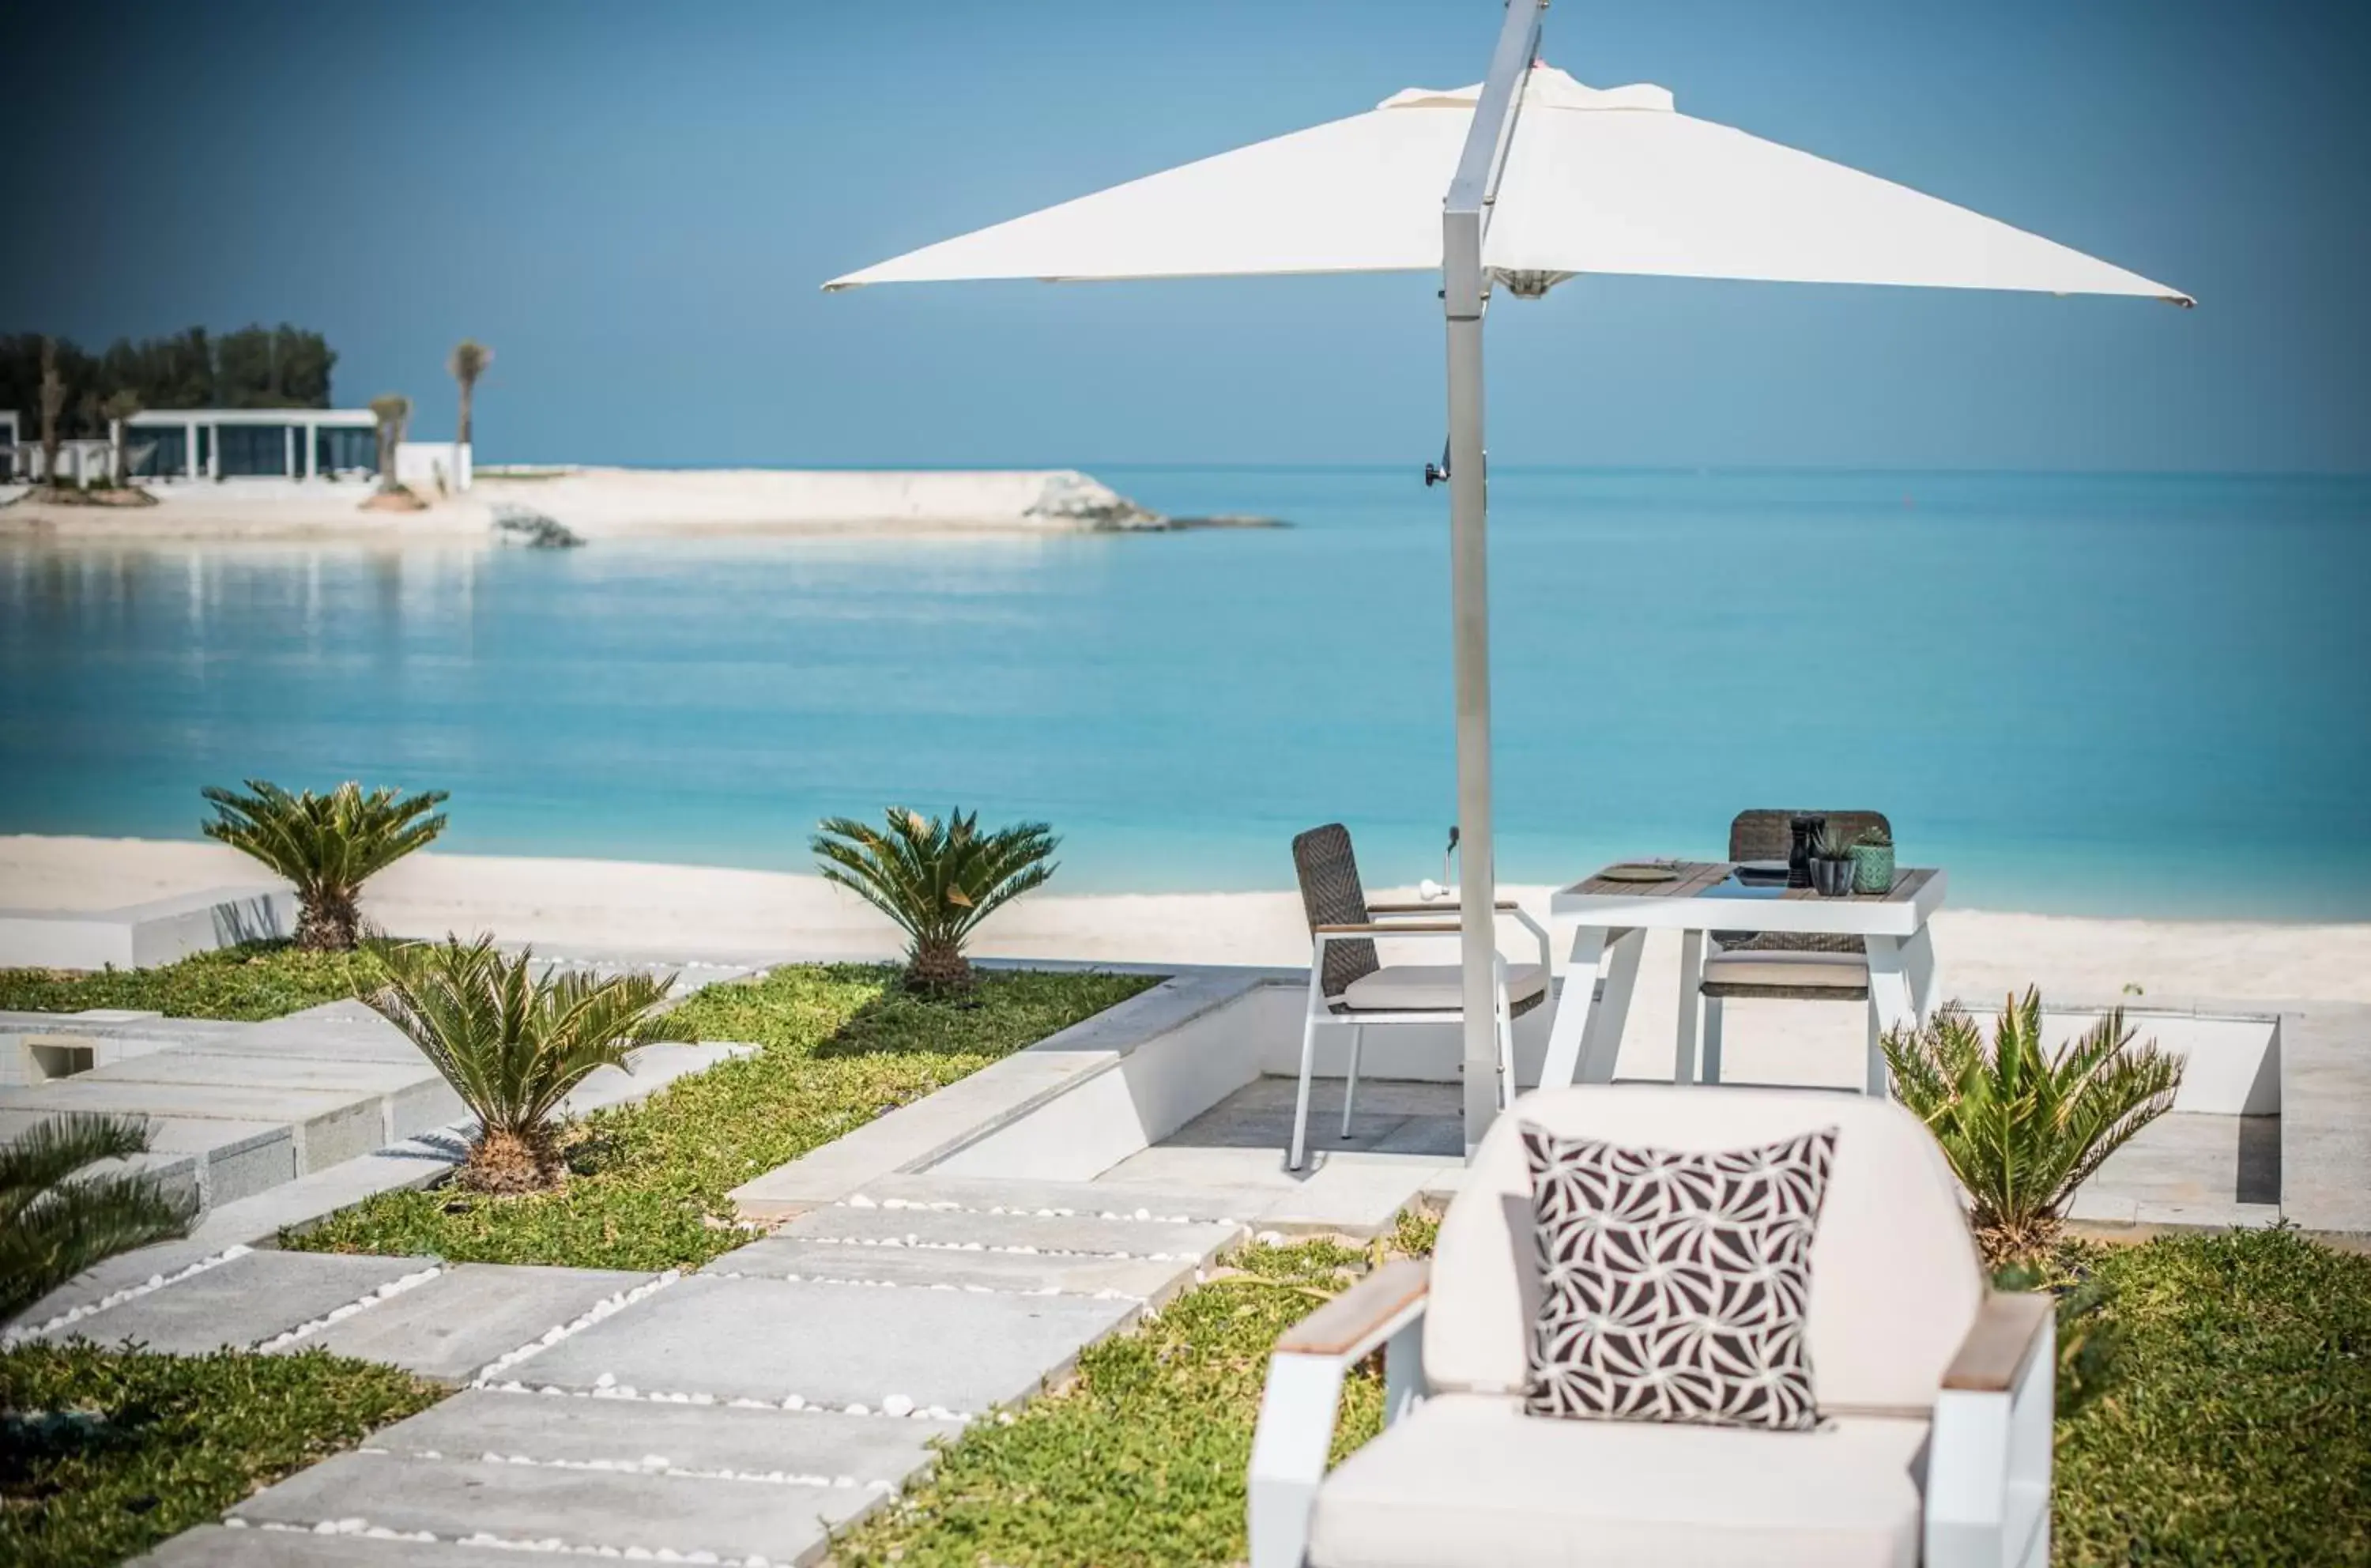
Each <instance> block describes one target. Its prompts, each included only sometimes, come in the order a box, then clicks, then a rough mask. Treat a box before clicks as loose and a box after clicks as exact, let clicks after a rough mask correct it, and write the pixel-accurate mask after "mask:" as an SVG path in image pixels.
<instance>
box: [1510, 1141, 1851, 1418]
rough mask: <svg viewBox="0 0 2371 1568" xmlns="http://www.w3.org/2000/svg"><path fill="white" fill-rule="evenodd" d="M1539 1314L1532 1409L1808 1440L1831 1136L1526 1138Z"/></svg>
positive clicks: (1528, 1395)
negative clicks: (1810, 1344)
mask: <svg viewBox="0 0 2371 1568" xmlns="http://www.w3.org/2000/svg"><path fill="white" fill-rule="evenodd" d="M1522 1142H1523V1152H1524V1155H1525V1158H1526V1160H1527V1162H1528V1164H1529V1166H1530V1168H1531V1177H1532V1210H1533V1216H1532V1239H1533V1242H1534V1243H1535V1245H1536V1246H1537V1248H1538V1251H1539V1268H1540V1304H1539V1309H1538V1311H1537V1312H1536V1314H1535V1315H1534V1316H1533V1318H1532V1337H1531V1347H1530V1359H1529V1372H1530V1380H1529V1382H1528V1384H1527V1385H1526V1387H1525V1389H1524V1398H1523V1409H1524V1411H1525V1412H1527V1413H1529V1414H1532V1415H1544V1416H1556V1417H1562V1418H1564V1419H1566V1420H1609V1419H1610V1420H1615V1421H1681V1422H1700V1423H1703V1424H1707V1425H1714V1426H1752V1427H1761V1428H1764V1429H1766V1430H1769V1431H1774V1432H1800V1431H1806V1430H1809V1429H1810V1427H1812V1426H1814V1425H1817V1424H1818V1423H1819V1419H1820V1416H1819V1407H1818V1405H1817V1403H1816V1401H1814V1400H1813V1399H1812V1395H1811V1361H1810V1353H1809V1351H1808V1349H1807V1347H1806V1346H1805V1343H1804V1330H1805V1326H1806V1323H1807V1321H1808V1319H1809V1315H1810V1296H1811V1239H1812V1235H1813V1233H1814V1230H1815V1228H1816V1227H1817V1226H1818V1224H1819V1218H1820V1200H1821V1198H1822V1195H1823V1194H1824V1193H1825V1191H1826V1188H1827V1182H1828V1167H1829V1166H1830V1164H1832V1163H1833V1160H1834V1159H1835V1150H1836V1132H1835V1129H1834V1128H1833V1127H1828V1128H1824V1129H1822V1130H1821V1131H1819V1132H1812V1133H1803V1134H1800V1135H1798V1136H1795V1137H1792V1138H1789V1139H1787V1140H1786V1141H1785V1142H1782V1143H1774V1144H1764V1145H1761V1146H1759V1147H1753V1148H1743V1149H1731V1150H1724V1151H1722V1152H1719V1153H1714V1154H1682V1153H1675V1152H1672V1151H1670V1150H1666V1149H1650V1148H1625V1147H1620V1146H1618V1145H1614V1144H1609V1143H1602V1142H1600V1141H1598V1140H1597V1139H1594V1138H1560V1137H1557V1136H1556V1135H1555V1134H1553V1133H1548V1132H1543V1131H1542V1130H1541V1129H1539V1128H1537V1127H1532V1126H1526V1127H1524V1128H1523V1129H1522Z"/></svg>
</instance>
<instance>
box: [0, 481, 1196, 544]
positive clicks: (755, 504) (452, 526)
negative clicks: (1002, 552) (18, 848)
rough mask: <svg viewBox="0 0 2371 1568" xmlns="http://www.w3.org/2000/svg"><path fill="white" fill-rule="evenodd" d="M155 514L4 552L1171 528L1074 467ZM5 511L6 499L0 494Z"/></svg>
mask: <svg viewBox="0 0 2371 1568" xmlns="http://www.w3.org/2000/svg"><path fill="white" fill-rule="evenodd" d="M151 493H152V494H154V495H155V496H156V501H157V504H156V505H155V506H142V507H95V506H58V505H53V504H49V503H45V502H31V501H24V500H18V501H16V502H13V503H12V504H8V505H6V506H0V538H8V537H18V538H32V539H38V540H40V541H42V542H46V543H62V544H63V543H75V542H85V543H118V542H132V541H138V540H148V539H173V540H183V541H206V542H219V543H236V542H242V541H270V540H281V541H289V540H302V541H319V542H331V541H342V542H353V543H364V544H378V545H401V544H406V543H411V542H415V541H417V542H423V543H443V544H450V543H452V542H455V541H456V540H462V539H471V538H492V536H493V535H494V532H495V523H496V521H497V519H498V518H499V517H501V516H502V515H503V513H517V512H526V513H537V514H538V515H541V516H545V517H549V518H551V519H553V520H555V521H557V522H558V523H560V524H561V525H563V526H564V527H566V528H567V529H568V530H569V531H570V532H571V533H573V534H575V535H576V536H578V537H580V538H583V539H586V540H599V539H606V538H630V537H651V536H712V535H720V534H739V535H758V536H762V535H783V536H805V535H815V536H840V535H850V534H856V535H868V536H871V535H882V536H943V535H948V534H1014V535H1043V534H1072V533H1129V532H1139V531H1159V530H1161V529H1163V528H1166V527H1168V526H1171V525H1172V524H1171V520H1170V519H1168V518H1165V517H1162V515H1160V514H1159V513H1154V512H1151V511H1149V510H1147V509H1146V508H1144V507H1141V506H1139V505H1138V504H1137V503H1136V502H1132V501H1130V500H1128V498H1127V497H1125V496H1123V495H1121V494H1119V493H1118V492H1117V491H1116V490H1112V489H1111V488H1110V487H1109V486H1107V485H1105V484H1104V483H1102V482H1101V481H1100V480H1097V479H1095V478H1092V477H1090V476H1088V475H1085V474H1081V473H1080V472H1078V471H1077V470H1075V469H1067V468H1062V469H1010V470H979V471H970V472H966V471H958V470H935V469H933V470H919V471H910V472H901V471H894V470H876V471H858V470H845V471H842V470H806V471H796V470H787V469H772V468H740V469H698V470H690V469H642V468H594V467H582V468H576V467H572V468H554V469H546V470H535V471H532V473H522V474H514V475H506V474H503V473H501V472H499V471H497V472H491V473H486V474H483V475H480V478H479V479H478V482H477V483H476V484H475V485H474V486H472V487H471V488H470V489H469V490H468V491H466V492H463V493H461V494H457V495H452V496H441V495H439V496H431V497H429V498H427V499H429V500H430V501H431V502H432V504H430V505H429V506H428V508H427V509H426V510H425V511H421V512H376V511H369V512H366V511H364V510H363V509H362V503H363V502H364V500H365V499H367V498H368V497H369V495H370V493H371V489H370V486H369V485H368V483H367V482H366V481H353V480H348V481H342V482H331V481H328V480H321V479H315V480H310V481H302V482H299V481H291V480H286V479H227V480H224V481H221V482H218V483H203V482H201V483H195V484H190V483H179V482H176V483H168V484H158V485H156V486H153V487H152V488H151ZM0 499H5V496H0Z"/></svg>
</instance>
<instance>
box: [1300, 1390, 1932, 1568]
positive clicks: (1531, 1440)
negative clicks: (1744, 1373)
mask: <svg viewBox="0 0 2371 1568" xmlns="http://www.w3.org/2000/svg"><path fill="white" fill-rule="evenodd" d="M1925 1443H1926V1422H1924V1421H1918V1420H1901V1419H1894V1420H1889V1419H1885V1418H1882V1417H1867V1416H1864V1417H1846V1418H1844V1419H1840V1420H1832V1421H1829V1422H1827V1423H1824V1424H1822V1425H1821V1426H1820V1427H1819V1428H1818V1429H1816V1430H1814V1431H1810V1432H1753V1431H1747V1430H1744V1429H1741V1428H1738V1427H1720V1426H1654V1425H1646V1424H1636V1423H1630V1422H1608V1421H1549V1420H1544V1419H1542V1418H1540V1417H1538V1416H1529V1415H1525V1414H1524V1413H1523V1412H1522V1411H1521V1409H1520V1408H1519V1407H1518V1406H1517V1405H1516V1403H1515V1401H1512V1400H1510V1399H1498V1398H1492V1397H1490V1396H1487V1395H1480V1394H1446V1395H1440V1396H1436V1397H1435V1398H1433V1399H1430V1400H1428V1401H1425V1402H1424V1403H1423V1404H1421V1405H1419V1406H1417V1409H1416V1410H1415V1411H1414V1412H1412V1413H1411V1414H1409V1415H1408V1416H1407V1417H1406V1418H1405V1419H1404V1420H1402V1421H1400V1422H1399V1423H1397V1424H1394V1426H1392V1427H1391V1428H1390V1429H1389V1430H1387V1431H1386V1432H1384V1433H1383V1435H1382V1436H1380V1437H1378V1438H1376V1439H1375V1440H1374V1441H1373V1442H1371V1443H1369V1444H1368V1445H1367V1446H1366V1447H1363V1448H1360V1449H1359V1451H1358V1452H1356V1453H1354V1454H1352V1455H1351V1456H1350V1457H1349V1458H1347V1460H1345V1461H1343V1463H1342V1465H1341V1466H1340V1468H1338V1469H1337V1470H1335V1471H1334V1473H1333V1474H1331V1475H1329V1476H1327V1477H1326V1478H1325V1481H1324V1485H1323V1486H1321V1487H1320V1488H1319V1489H1318V1493H1317V1505H1316V1509H1315V1511H1314V1514H1313V1517H1312V1519H1311V1534H1310V1544H1309V1561H1310V1562H1312V1563H1313V1564H1316V1565H1317V1568H1522V1565H1524V1564H1532V1563H1542V1564H1545V1563H1554V1564H1556V1565H1558V1568H1589V1565H1593V1564H1599V1563H1605V1564H1622V1565H1624V1568H1634V1565H1636V1564H1639V1563H1652V1564H1655V1568H1732V1565H1734V1568H1749V1565H1750V1568H1912V1565H1914V1564H1915V1563H1916V1562H1917V1561H1918V1547H1919V1526H1920V1489H1921V1486H1922V1467H1923V1458H1924V1456H1923V1452H1922V1450H1923V1447H1924V1445H1925Z"/></svg>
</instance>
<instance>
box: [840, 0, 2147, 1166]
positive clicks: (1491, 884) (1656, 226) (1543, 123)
mask: <svg viewBox="0 0 2371 1568" xmlns="http://www.w3.org/2000/svg"><path fill="white" fill-rule="evenodd" d="M1546 8H1547V0H1507V5H1506V9H1505V17H1504V20H1503V22H1502V24H1501V28H1500V31H1499V35H1498V47H1497V49H1496V50H1495V51H1494V52H1493V53H1492V55H1491V61H1490V75H1489V77H1488V79H1487V80H1486V81H1485V82H1484V83H1483V84H1482V85H1481V86H1478V87H1460V88H1452V89H1445V90H1435V89H1430V88H1422V87H1416V88H1410V89H1408V90H1407V91H1405V92H1400V93H1395V94H1394V95H1393V96H1392V97H1390V98H1386V99H1384V100H1383V102H1382V104H1381V105H1379V106H1378V107H1376V108H1375V109H1373V110H1369V111H1368V112H1367V113H1365V114H1358V115H1353V116H1351V117H1350V118H1349V119H1347V120H1337V121H1331V122H1329V123H1327V124H1324V125H1319V126H1315V127H1313V128H1312V129H1310V130H1307V131H1300V132H1295V133H1292V134H1291V135H1289V136H1278V137H1276V138H1275V139H1273V140H1271V141H1266V142H1260V143H1256V144H1253V145H1251V146H1248V147H1243V148H1240V149H1238V150H1237V151H1234V152H1232V153H1223V154H1220V156H1217V157H1212V158H1205V159H1203V160H1201V161H1200V162H1198V163H1191V164H1187V165H1185V166H1184V167H1179V168H1174V169H1171V170H1168V171H1167V172H1165V173H1162V174H1155V175H1150V176H1148V177H1146V178H1145V179H1137V180H1131V181H1129V182H1128V184H1126V185H1117V186H1114V187H1113V188H1112V189H1110V190H1105V191H1100V192H1098V193H1096V194H1094V195H1092V196H1082V197H1081V198H1079V199H1078V200H1077V201H1074V202H1063V203H1062V204H1061V205H1060V206H1058V207H1048V208H1047V209H1046V210H1045V211H1043V212H1039V213H1031V214H1029V215H1028V216H1026V217H1020V218H1015V219H1013V220H1012V221H1011V222H1010V223H1002V224H997V225H993V226H991V227H989V228H984V229H979V230H977V231H975V232H973V233H971V234H967V235H963V236H958V237H956V238H954V239H950V240H944V241H943V242H941V243H939V244H937V245H931V246H926V247H924V248H922V249H919V250H916V251H912V252H909V253H908V254H907V255H904V256H900V257H896V258H895V259H891V260H888V261H884V262H882V263H880V264H879V265H878V266H874V267H868V268H866V269H864V270H863V271H858V272H850V273H848V274H847V275H845V276H843V277H839V278H835V279H833V280H832V281H831V282H828V283H826V284H825V285H824V287H826V288H827V289H850V288H858V287H862V286H863V285H865V284H869V283H893V282H949V281H954V280H958V279H984V278H1040V279H1045V280H1047V281H1048V282H1063V281H1071V280H1077V281H1087V280H1097V279H1120V278H1190V277H1222V276H1231V275H1232V276H1240V275H1248V274H1278V273H1286V274H1289V273H1301V272H1309V273H1316V272H1394V271H1432V270H1434V269H1435V268H1438V269H1440V278H1441V295H1440V297H1441V306H1442V311H1443V314H1444V316H1445V317H1446V320H1447V326H1448V349H1449V355H1448V378H1447V381H1448V388H1447V389H1448V394H1449V396H1448V410H1447V411H1448V415H1449V419H1448V424H1449V441H1448V444H1447V446H1446V448H1445V450H1444V454H1443V455H1444V457H1445V459H1446V461H1445V462H1444V463H1443V465H1442V467H1440V469H1438V470H1434V469H1430V468H1428V470H1427V472H1426V476H1425V482H1426V483H1428V484H1429V483H1431V482H1432V481H1433V479H1434V478H1445V479H1447V480H1448V481H1449V488H1450V608H1451V640H1452V652H1453V655H1454V670H1455V683H1454V684H1455V686H1456V728H1457V815H1458V824H1459V826H1460V827H1461V829H1462V830H1463V835H1464V849H1463V852H1462V854H1461V857H1460V866H1461V870H1462V875H1461V881H1462V882H1463V890H1462V891H1463V901H1464V903H1465V905H1466V907H1467V908H1469V909H1471V910H1472V911H1474V912H1475V917H1474V918H1470V919H1466V920H1464V921H1463V942H1462V944H1461V946H1462V952H1461V968H1462V970H1463V986H1462V991H1461V995H1462V997H1463V1009H1462V1010H1463V1020H1464V1034H1465V1051H1464V1058H1463V1074H1464V1087H1463V1097H1464V1104H1465V1143H1466V1148H1467V1149H1468V1151H1469V1152H1470V1151H1471V1150H1472V1149H1473V1148H1474V1147H1475V1146H1476V1145H1477V1144H1479V1143H1480V1141H1481V1138H1482V1135H1483V1132H1484V1131H1485V1130H1486V1128H1487V1127H1488V1125H1489V1123H1490V1119H1491V1118H1492V1116H1493V1115H1494V1114H1495V1113H1496V1109H1497V1105H1498V1093H1497V1087H1498V1086H1497V1084H1496V1081H1495V1078H1496V1073H1497V1071H1498V1068H1497V1056H1496V1052H1495V1043H1494V1040H1493V1031H1494V1027H1495V1025H1494V1012H1495V1010H1496V1009H1497V1008H1498V1006H1499V1002H1498V990H1497V988H1496V986H1495V982H1494V971H1495V967H1496V965H1497V964H1498V962H1499V960H1498V952H1497V947H1496V941H1495V937H1494V934H1493V930H1492V928H1491V924H1490V922H1489V920H1488V919H1487V918H1485V917H1482V914H1481V912H1483V911H1486V910H1489V909H1490V908H1492V907H1493V905H1494V901H1495V898H1496V889H1497V871H1496V868H1495V867H1494V865H1493V864H1492V860H1491V842H1492V837H1493V835H1492V823H1491V790H1490V639H1489V609H1488V601H1489V594H1488V587H1487V576H1488V565H1487V563H1488V550H1487V547H1486V519H1487V515H1488V511H1489V502H1488V497H1487V492H1486V487H1485V484H1484V466H1485V448H1484V444H1483V430H1482V425H1483V421H1482V404H1483V396H1482V390H1483V385H1482V384H1483V376H1482V317H1483V313H1484V311H1485V309H1486V306H1487V304H1488V298H1489V295H1490V294H1491V292H1492V290H1493V287H1494V285H1496V286H1503V287H1504V289H1505V291H1506V292H1507V293H1509V294H1515V295H1517V296H1519V297H1522V296H1535V295H1538V294H1544V293H1545V292H1546V291H1547V290H1548V289H1550V288H1552V287H1554V286H1555V285H1556V283H1557V282H1560V281H1562V280H1563V279H1566V278H1568V277H1571V276H1573V275H1574V274H1576V273H1579V272H1632V273H1648V274H1655V275H1660V276H1669V277H1687V278H1738V279H1759V280H1766V281H1771V282H1828V283H1879V284H1898V285H1904V286H1912V287H1926V288H1969V289H2015V290H2025V291H2029V292H2034V291H2038V292H2041V293H2048V294H2128V295H2136V296H2140V297H2143V298H2155V299H2163V300H2169V301H2171V302H2172V303H2174V304H2177V305H2183V306H2187V305H2189V304H2191V303H2192V301H2191V299H2190V296H2189V295H2187V294H2182V293H2181V292H2180V291H2179V290H2177V289H2172V288H2169V287H2167V286H2166V285H2165V284H2163V283H2157V282H2150V281H2149V280H2148V279H2146V278H2144V277H2142V276H2140V275H2139V274H2138V273H2134V272H2128V271H2124V270H2123V269H2122V268H2121V267H2116V266H2111V265H2110V264H2109V263H2108V262H2105V261H2101V260H2099V259H2096V258H2093V257H2089V256H2086V255H2084V254H2083V253H2082V252H2080V251H2077V250H2070V249H2068V248H2066V247H2065V246H2063V245H2059V244H2056V243H2053V241H2050V240H2047V239H2043V238H2041V236H2038V235H2031V234H2028V233H2026V232H2025V231H2023V230H2022V229H2017V228H2012V227H2010V226H2009V225H2007V224H2004V223H1999V222H1996V221H1995V220H1994V219H1991V218H1987V217H1984V216H1983V215H1981V214H1979V213H1972V212H1969V211H1968V210H1967V209H1966V208H1964V207H1955V206H1953V205H1952V204H1951V203H1950V202H1941V201H1937V200H1936V199H1935V198H1934V197H1931V196H1926V195H1921V194H1920V193H1919V192H1917V191H1915V190H1910V189H1908V188H1907V187H1904V186H1900V185H1896V184H1893V183H1892V182H1891V181H1890V180H1884V179H1878V178H1876V177H1875V176H1873V175H1867V174H1862V173H1860V172H1858V171H1857V170H1855V169H1851V168H1847V167H1844V166H1843V165H1841V164H1834V163H1830V162H1828V161H1827V160H1826V159H1824V158H1819V157H1814V156H1811V155H1810V154H1809V153H1804V152H1798V151H1797V150H1796V149H1794V148H1792V147H1785V146H1781V145H1779V144H1777V143H1775V142H1765V141H1763V140H1761V139H1760V138H1759V137H1754V136H1749V135H1747V134H1746V133H1743V132H1741V131H1735V130H1731V129H1730V128H1729V127H1728V126H1725V125H1716V124H1714V123H1713V122H1711V121H1705V120H1696V119H1694V118H1692V117H1690V116H1688V115H1684V114H1682V113H1680V112H1679V111H1678V110H1675V109H1674V108H1673V107H1672V103H1671V94H1670V93H1669V92H1667V91H1666V90H1664V89H1663V88H1661V87H1656V86H1627V87H1613V88H1609V89H1605V90H1602V91H1601V90H1599V89H1597V88H1593V87H1588V86H1582V85H1581V84H1580V83H1579V82H1576V81H1574V80H1573V79H1572V78H1571V77H1570V76H1568V75H1565V74H1564V73H1563V72H1561V71H1556V70H1552V69H1550V68H1548V67H1546V66H1544V65H1542V64H1540V63H1539V40H1540V29H1541V21H1542V18H1543V17H1544V14H1545V11H1546ZM1573 978H1574V979H1575V980H1577V981H1579V983H1582V984H1586V983H1587V981H1586V980H1584V979H1582V978H1581V977H1579V976H1574V977H1573Z"/></svg>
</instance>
